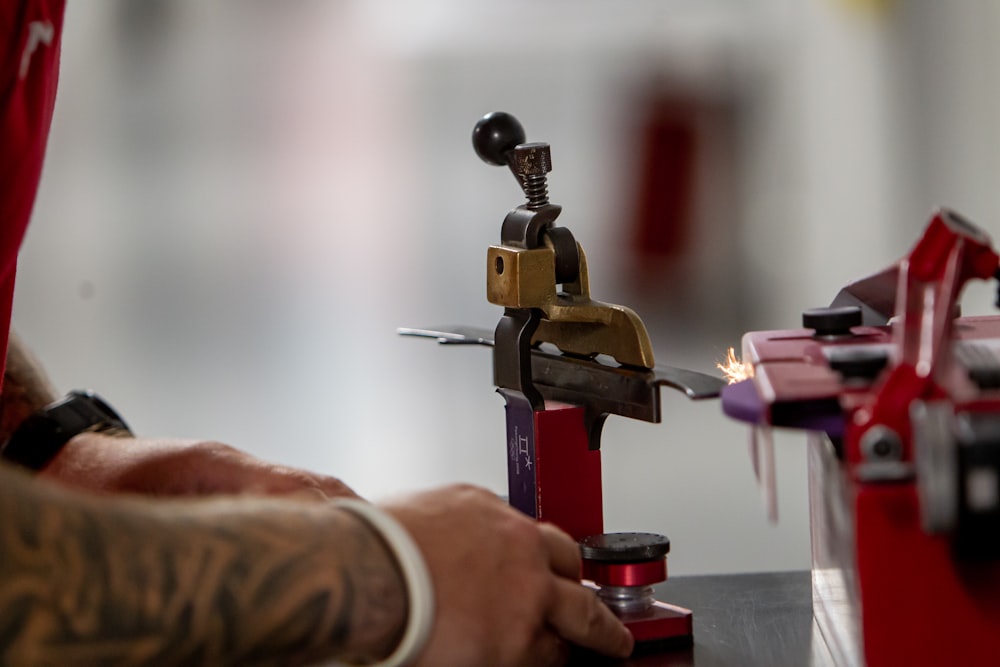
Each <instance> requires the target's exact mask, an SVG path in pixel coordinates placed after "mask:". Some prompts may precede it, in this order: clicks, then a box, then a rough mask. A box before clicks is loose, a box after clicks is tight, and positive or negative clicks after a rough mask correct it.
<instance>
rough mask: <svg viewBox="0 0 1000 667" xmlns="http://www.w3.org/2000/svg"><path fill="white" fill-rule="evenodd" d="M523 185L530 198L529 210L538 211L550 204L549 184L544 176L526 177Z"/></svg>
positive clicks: (525, 193)
mask: <svg viewBox="0 0 1000 667" xmlns="http://www.w3.org/2000/svg"><path fill="white" fill-rule="evenodd" d="M521 185H522V187H523V188H524V195H525V196H526V197H527V198H528V208H530V209H538V208H541V207H543V206H546V205H547V204H548V203H549V183H548V179H547V178H546V177H545V176H544V175H542V176H525V177H524V180H523V181H522V184H521Z"/></svg>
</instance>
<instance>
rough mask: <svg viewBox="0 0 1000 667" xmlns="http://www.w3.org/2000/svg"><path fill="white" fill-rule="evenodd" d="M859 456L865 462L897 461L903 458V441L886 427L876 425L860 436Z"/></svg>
mask: <svg viewBox="0 0 1000 667" xmlns="http://www.w3.org/2000/svg"><path fill="white" fill-rule="evenodd" d="M861 455H862V456H863V457H864V458H865V460H866V461H898V460H899V459H900V458H902V456H903V441H902V440H900V439H899V434H898V433H896V432H895V431H893V430H892V429H891V428H889V427H888V426H883V425H881V424H876V425H875V426H872V427H871V428H869V429H868V430H867V431H865V433H864V435H862V436H861Z"/></svg>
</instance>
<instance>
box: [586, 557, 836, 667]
mask: <svg viewBox="0 0 1000 667" xmlns="http://www.w3.org/2000/svg"><path fill="white" fill-rule="evenodd" d="M657 598H658V599H660V600H663V601H664V602H669V603H671V604H677V605H680V606H682V607H687V608H688V609H691V610H692V611H693V612H694V643H693V645H692V646H689V647H685V648H678V649H673V650H661V651H658V652H653V653H649V654H645V655H638V656H636V657H633V658H631V659H629V660H625V661H608V660H606V659H601V658H598V657H595V656H592V655H583V654H580V655H575V656H574V657H573V659H572V660H571V661H570V665H571V667H590V666H597V665H601V666H613V667H676V666H682V665H683V666H687V665H695V666H697V667H729V666H732V665H738V666H740V667H745V666H746V667H756V666H760V667H764V666H766V667H783V666H788V667H807V666H810V665H811V666H813V667H826V666H828V665H833V664H834V663H833V659H832V657H831V656H830V653H829V651H828V650H827V648H826V644H825V643H824V641H823V639H822V635H821V634H820V632H819V629H818V628H817V626H816V624H815V623H814V621H813V613H812V581H811V576H810V573H809V572H808V571H804V572H769V573H754V574H732V575H711V576H689V577H676V578H672V579H671V580H670V581H668V582H666V583H664V584H661V585H660V586H659V587H657Z"/></svg>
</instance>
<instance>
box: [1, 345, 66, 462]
mask: <svg viewBox="0 0 1000 667" xmlns="http://www.w3.org/2000/svg"><path fill="white" fill-rule="evenodd" d="M57 398H58V392H57V391H56V389H55V387H54V386H53V384H52V382H51V381H50V380H49V378H48V376H47V375H46V374H45V370H44V369H43V368H42V365H41V364H40V363H39V362H38V360H37V359H36V358H35V356H34V355H33V354H32V353H31V351H30V350H29V349H28V348H27V347H26V346H25V345H24V343H23V342H22V341H21V339H20V338H19V337H18V335H17V334H16V333H15V332H14V331H13V330H11V332H10V339H9V340H8V342H7V366H6V369H5V370H4V375H3V393H2V394H0V442H3V441H4V440H6V439H7V438H8V437H9V436H10V434H11V433H13V431H14V429H16V428H17V427H18V425H19V424H20V423H21V422H22V421H24V418H25V417H27V416H28V415H30V414H31V413H33V412H35V411H36V410H38V409H40V408H43V407H45V406H46V405H48V404H49V403H52V402H53V401H55V400H56V399H57Z"/></svg>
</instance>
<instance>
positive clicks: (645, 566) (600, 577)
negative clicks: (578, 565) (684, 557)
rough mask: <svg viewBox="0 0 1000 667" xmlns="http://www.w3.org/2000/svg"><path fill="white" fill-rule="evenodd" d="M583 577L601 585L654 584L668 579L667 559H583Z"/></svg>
mask: <svg viewBox="0 0 1000 667" xmlns="http://www.w3.org/2000/svg"><path fill="white" fill-rule="evenodd" d="M583 578H584V579H590V580H591V581H593V582H594V583H595V584H598V585H600V586H652V585H653V584H658V583H660V582H661V581H666V580H667V560H666V559H665V558H662V559H660V560H650V561H646V562H643V563H599V562H596V561H592V560H584V561H583Z"/></svg>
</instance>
